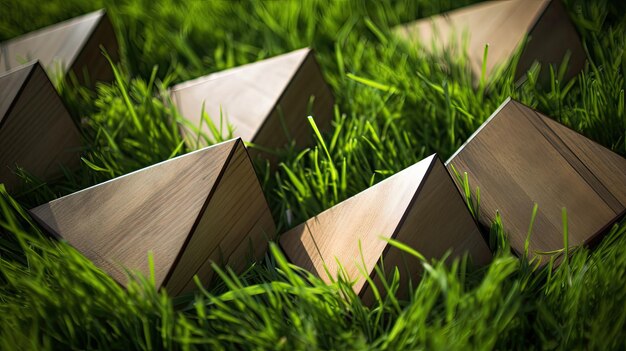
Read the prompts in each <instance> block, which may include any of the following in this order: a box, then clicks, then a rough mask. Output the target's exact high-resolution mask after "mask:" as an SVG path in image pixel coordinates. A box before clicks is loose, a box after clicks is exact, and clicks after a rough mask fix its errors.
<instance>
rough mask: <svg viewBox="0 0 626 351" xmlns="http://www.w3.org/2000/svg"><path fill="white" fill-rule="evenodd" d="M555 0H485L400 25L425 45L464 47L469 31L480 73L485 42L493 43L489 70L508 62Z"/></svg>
mask: <svg viewBox="0 0 626 351" xmlns="http://www.w3.org/2000/svg"><path fill="white" fill-rule="evenodd" d="M550 1H551V0H508V1H485V2H483V3H479V4H477V5H473V6H468V7H464V8H461V9H458V10H455V11H451V12H448V13H445V14H443V15H440V16H434V17H431V18H425V19H422V20H418V21H415V22H413V23H409V24H407V25H404V26H400V27H397V29H396V30H395V31H396V33H397V34H398V35H400V36H401V37H404V38H406V39H409V40H419V41H420V42H421V43H422V44H423V46H424V48H425V49H431V48H432V45H433V41H434V44H435V45H436V48H437V49H439V50H440V49H442V48H449V47H454V48H457V49H461V48H463V44H464V36H465V35H466V34H467V35H468V40H469V42H468V47H467V50H468V55H469V58H470V65H471V67H472V71H473V72H474V75H476V74H480V72H481V70H482V65H483V56H484V50H485V45H487V44H488V45H489V54H488V59H487V64H486V68H487V74H488V75H489V74H490V73H491V72H492V71H493V70H494V69H495V68H496V66H499V65H502V64H504V63H506V61H507V60H508V59H509V58H510V57H511V56H512V54H513V53H514V52H515V50H516V48H517V47H518V45H519V44H520V43H521V40H522V39H523V38H524V36H525V35H527V34H529V32H530V30H531V29H532V27H533V26H534V24H535V23H536V21H537V19H538V18H539V16H540V15H541V13H542V11H543V10H544V9H545V8H546V6H547V5H548V4H549V3H550Z"/></svg>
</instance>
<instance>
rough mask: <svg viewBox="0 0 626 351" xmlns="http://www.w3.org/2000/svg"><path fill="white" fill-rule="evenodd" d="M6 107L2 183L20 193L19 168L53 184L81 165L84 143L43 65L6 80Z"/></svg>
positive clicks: (1, 125)
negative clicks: (64, 171)
mask: <svg viewBox="0 0 626 351" xmlns="http://www.w3.org/2000/svg"><path fill="white" fill-rule="evenodd" d="M0 101H1V103H0V112H2V114H0V183H5V185H6V186H7V188H8V189H9V190H10V191H13V190H14V189H16V188H17V187H18V186H19V185H20V184H21V181H20V180H19V178H18V177H17V176H16V175H15V170H16V168H17V166H19V167H21V168H23V169H25V170H26V171H27V172H29V173H30V174H32V175H34V176H36V177H38V178H39V179H42V180H44V181H52V180H54V179H55V178H57V177H58V176H60V175H61V174H62V172H61V171H62V167H65V168H68V169H73V168H75V167H77V166H78V165H79V162H80V158H79V152H80V149H81V146H82V137H81V135H80V133H79V132H78V129H77V127H76V125H75V124H74V122H73V121H72V118H71V117H70V114H69V112H68V111H67V109H66V108H65V106H64V105H63V102H62V101H61V98H60V97H59V96H58V94H57V92H56V90H55V89H54V86H53V85H52V83H51V82H50V80H49V79H48V77H47V76H46V73H45V72H44V71H43V69H42V67H41V66H40V65H39V64H38V63H37V62H33V63H30V64H28V65H25V66H22V67H19V68H16V69H15V70H12V71H9V72H8V73H5V74H4V75H2V76H0Z"/></svg>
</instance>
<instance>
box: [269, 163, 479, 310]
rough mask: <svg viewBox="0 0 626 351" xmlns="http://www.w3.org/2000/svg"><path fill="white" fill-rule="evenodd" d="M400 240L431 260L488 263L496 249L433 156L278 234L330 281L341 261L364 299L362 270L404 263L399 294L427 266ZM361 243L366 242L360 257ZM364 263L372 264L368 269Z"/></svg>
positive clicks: (297, 259)
mask: <svg viewBox="0 0 626 351" xmlns="http://www.w3.org/2000/svg"><path fill="white" fill-rule="evenodd" d="M381 237H384V238H393V239H396V240H398V241H401V242H403V243H405V244H407V245H409V246H411V247H413V248H415V249H416V250H418V251H419V252H420V253H422V254H423V255H424V256H425V257H427V258H433V257H442V256H443V255H444V253H446V251H448V250H451V251H452V257H454V256H457V255H460V254H463V253H464V252H469V253H470V255H471V256H473V259H474V262H475V263H478V264H485V263H487V262H488V261H489V260H490V257H491V253H490V251H489V248H488V247H487V245H486V243H485V241H484V240H483V238H482V236H481V234H480V232H479V230H478V227H477V225H476V223H475V222H474V219H473V218H472V216H471V214H470V213H469V211H468V209H467V207H466V206H465V203H464V201H463V199H462V198H461V196H460V194H459V193H458V191H457V190H456V189H455V187H454V183H453V182H452V179H451V178H450V175H449V174H448V172H447V171H446V169H445V167H444V166H443V164H442V163H441V161H440V160H439V158H437V156H436V155H432V156H430V157H428V158H426V159H425V160H422V161H420V162H419V163H417V164H415V165H413V166H411V167H409V168H407V169H405V170H403V171H402V172H399V173H397V174H396V175H394V176H392V177H390V178H388V179H386V180H383V181H382V182H380V183H378V184H376V185H374V186H373V187H371V188H369V189H367V190H365V191H363V192H361V193H359V194H357V195H355V196H353V197H351V198H349V199H347V200H345V201H343V202H341V203H339V204H338V205H336V206H334V207H332V208H330V209H328V210H326V211H324V212H322V213H320V214H319V215H317V216H315V217H313V218H311V219H309V220H308V221H306V222H305V223H302V224H301V225H299V226H297V227H295V228H293V229H291V230H290V231H288V232H287V233H285V234H283V235H282V236H281V238H280V244H281V246H282V248H283V250H284V251H285V253H286V255H287V257H288V258H289V259H290V260H291V261H292V262H293V263H295V264H296V265H299V266H300V267H302V268H305V269H307V270H309V271H310V272H312V273H314V274H316V275H318V276H319V277H320V278H321V279H323V280H324V281H326V282H330V281H331V278H330V277H329V276H328V275H327V274H326V269H328V272H329V273H330V275H331V277H332V278H333V279H335V278H336V277H337V274H338V272H339V271H340V268H339V266H338V262H339V263H341V265H342V266H343V269H344V270H345V273H346V275H347V276H348V277H349V278H350V279H353V280H355V284H354V286H353V288H354V291H355V292H356V293H358V294H359V295H360V296H361V297H363V298H364V300H366V301H370V300H371V297H372V296H371V291H368V290H369V289H370V288H369V287H368V285H367V284H366V279H365V277H364V276H363V274H362V273H360V272H361V270H363V271H364V272H366V274H368V275H370V276H372V277H373V279H374V280H375V281H377V280H378V278H377V277H375V270H374V266H375V265H376V264H377V262H378V261H379V260H380V259H381V258H383V259H384V260H383V261H384V267H385V272H386V274H390V273H391V272H392V269H394V268H395V267H399V268H400V270H401V278H402V279H403V282H402V283H401V293H405V292H406V288H407V286H406V285H407V284H406V281H407V278H408V277H409V276H410V277H413V278H416V277H417V276H418V275H419V274H420V272H421V264H420V263H419V262H418V261H417V260H416V259H414V258H410V257H409V256H408V255H406V254H404V253H402V252H401V251H400V250H398V249H396V248H394V247H392V246H391V245H389V244H388V243H387V242H386V241H385V240H383V239H382V238H381ZM359 243H360V245H361V249H362V253H363V255H362V256H361V253H360V249H359ZM363 266H364V267H366V268H363Z"/></svg>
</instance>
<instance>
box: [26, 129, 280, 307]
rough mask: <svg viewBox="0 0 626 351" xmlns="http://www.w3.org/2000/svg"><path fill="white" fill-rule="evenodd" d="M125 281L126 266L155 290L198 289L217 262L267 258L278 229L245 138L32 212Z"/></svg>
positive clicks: (240, 265) (239, 264)
mask: <svg viewBox="0 0 626 351" xmlns="http://www.w3.org/2000/svg"><path fill="white" fill-rule="evenodd" d="M31 213H32V214H33V216H34V217H35V219H36V220H37V221H38V222H39V223H41V224H42V225H43V226H44V227H45V228H46V229H47V230H48V231H49V232H50V233H52V234H54V235H56V236H58V237H60V238H63V239H65V240H67V241H68V242H69V243H70V244H71V245H73V246H74V247H76V248H77V249H78V250H79V251H80V252H82V253H83V254H84V255H85V256H86V257H88V258H89V259H91V260H92V261H93V262H94V263H95V264H96V265H97V266H98V267H100V268H101V269H103V270H104V271H106V272H107V273H108V274H110V275H111V276H112V277H113V278H114V279H115V280H117V281H118V282H119V283H120V284H122V285H125V284H126V283H127V281H128V280H127V279H128V276H127V273H126V269H129V270H132V271H138V272H140V273H142V274H144V275H145V276H149V265H148V255H149V252H152V253H153V255H154V256H153V257H154V273H155V281H156V286H157V288H161V287H165V288H166V289H167V291H168V292H169V293H170V294H171V295H174V296H175V295H179V294H181V293H183V292H187V291H191V290H193V289H194V288H195V287H196V285H195V283H194V281H193V276H194V275H198V277H199V278H200V280H201V282H202V283H203V284H207V283H209V282H210V281H211V278H212V275H213V270H212V268H211V263H218V264H226V265H228V266H230V267H231V268H233V269H234V270H235V271H236V272H242V271H243V270H244V269H245V268H246V267H247V264H248V263H249V259H259V258H261V257H262V256H263V255H264V253H265V250H266V247H267V243H268V240H269V239H271V238H273V237H274V235H275V231H276V229H275V226H274V222H273V219H272V216H271V214H270V210H269V208H268V205H267V202H266V200H265V197H264V196H263V192H262V190H261V186H260V184H259V182H258V179H257V177H256V174H255V173H254V169H253V168H252V164H251V162H250V159H249V156H248V153H247V151H246V149H245V147H244V145H243V142H242V141H241V139H234V140H230V141H226V142H223V143H220V144H216V145H214V146H211V147H208V148H205V149H202V150H199V151H196V152H192V153H189V154H187V155H183V156H180V157H177V158H174V159H171V160H168V161H165V162H162V163H159V164H156V165H154V166H151V167H148V168H145V169H142V170H139V171H136V172H134V173H130V174H128V175H125V176H122V177H119V178H115V179H113V180H110V181H108V182H105V183H102V184H99V185H96V186H94V187H91V188H88V189H85V190H82V191H79V192H77V193H74V194H71V195H68V196H65V197H62V198H60V199H57V200H54V201H52V202H49V203H47V204H44V205H42V206H39V207H37V208H34V209H32V210H31Z"/></svg>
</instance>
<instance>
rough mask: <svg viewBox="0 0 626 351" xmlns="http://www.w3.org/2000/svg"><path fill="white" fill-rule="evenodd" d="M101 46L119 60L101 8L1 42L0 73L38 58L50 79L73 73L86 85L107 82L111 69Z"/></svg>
mask: <svg viewBox="0 0 626 351" xmlns="http://www.w3.org/2000/svg"><path fill="white" fill-rule="evenodd" d="M100 46H103V47H104V48H105V50H106V51H107V52H108V53H109V55H110V56H111V58H112V59H113V60H114V61H117V60H118V58H119V52H118V51H119V50H118V45H117V39H116V38H115V32H114V31H113V27H112V25H111V22H110V21H109V19H108V17H107V15H106V13H105V12H104V11H103V10H100V11H96V12H92V13H89V14H86V15H83V16H80V17H76V18H73V19H71V20H68V21H65V22H61V23H58V24H55V25H52V26H49V27H45V28H42V29H40V30H37V31H34V32H31V33H28V34H24V35H22V36H19V37H16V38H13V39H11V40H8V41H6V42H3V43H0V72H4V71H8V70H11V69H12V68H15V67H17V66H19V65H21V64H23V63H24V62H27V61H30V60H39V62H40V63H41V64H42V65H43V67H44V69H45V70H46V72H47V73H48V75H49V76H50V77H51V78H52V79H53V80H56V79H57V78H58V77H59V76H65V75H66V74H68V73H69V72H73V73H74V74H76V77H77V78H78V80H79V82H81V83H83V84H87V85H93V84H94V83H95V82H96V81H100V80H103V81H110V80H112V79H113V71H112V70H111V67H110V65H109V63H108V61H107V60H106V58H105V57H104V56H103V55H102V54H101V51H100Z"/></svg>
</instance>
